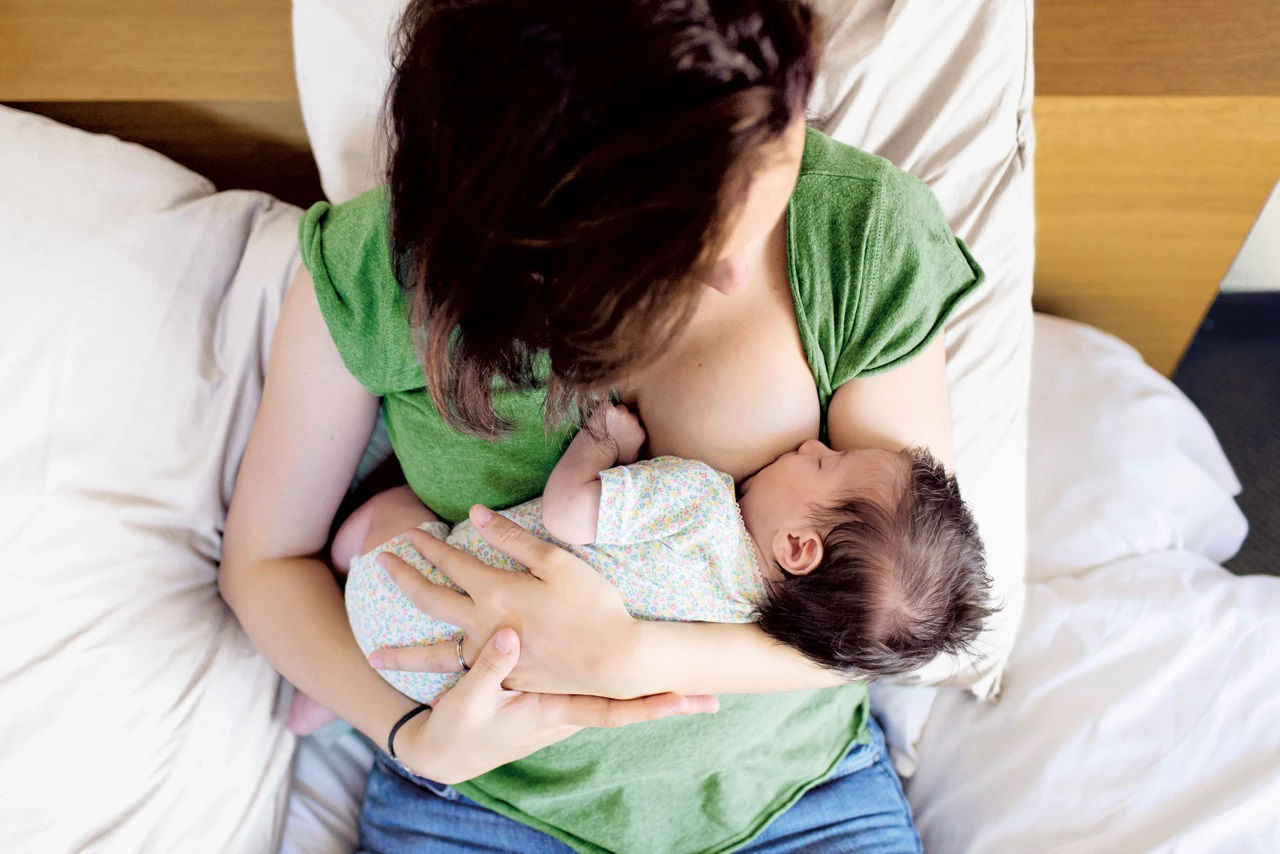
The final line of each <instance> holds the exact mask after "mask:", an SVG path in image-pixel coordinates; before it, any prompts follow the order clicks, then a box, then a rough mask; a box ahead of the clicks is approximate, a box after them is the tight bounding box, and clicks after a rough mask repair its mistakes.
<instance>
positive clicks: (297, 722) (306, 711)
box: [289, 688, 338, 735]
mask: <svg viewBox="0 0 1280 854" xmlns="http://www.w3.org/2000/svg"><path fill="white" fill-rule="evenodd" d="M337 719H338V716H337V715H335V714H334V713H333V712H331V711H329V710H328V709H326V708H325V707H324V706H322V705H320V704H319V703H317V702H316V701H315V700H313V699H311V698H310V697H308V696H307V695H306V694H304V693H302V692H301V691H299V690H298V689H297V688H294V689H293V702H292V703H291V704H290V705H289V731H290V732H291V733H293V734H294V735H311V733H313V732H316V731H317V730H321V729H324V728H325V727H326V726H327V725H329V724H331V723H333V722H334V721H336V720H337Z"/></svg>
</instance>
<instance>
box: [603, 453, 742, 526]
mask: <svg viewBox="0 0 1280 854" xmlns="http://www.w3.org/2000/svg"><path fill="white" fill-rule="evenodd" d="M727 504H732V505H733V506H734V507H735V508H736V506H737V499H736V496H735V494H734V487H733V479H732V478H731V477H729V476H728V475H727V474H722V473H721V472H718V471H716V470H715V469H713V468H711V467H710V466H708V465H707V464H706V463H700V462H696V461H694V460H686V459H681V458H680V457H658V458H656V459H652V460H642V461H640V462H637V463H632V464H631V465H627V466H617V467H615V468H611V469H607V470H605V471H602V472H600V515H599V517H598V518H597V519H596V539H595V541H596V543H599V544H609V545H631V544H634V543H645V542H650V541H653V540H661V539H666V538H668V537H673V536H677V535H679V534H680V533H681V532H683V531H686V530H689V529H700V528H702V527H705V526H706V525H707V524H708V523H709V522H713V521H715V520H716V519H717V517H718V516H720V515H722V514H723V513H724V512H725V508H726V506H727ZM734 512H736V510H735V511H734Z"/></svg>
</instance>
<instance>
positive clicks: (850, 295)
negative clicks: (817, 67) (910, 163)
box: [788, 129, 983, 393]
mask: <svg viewBox="0 0 1280 854" xmlns="http://www.w3.org/2000/svg"><path fill="white" fill-rule="evenodd" d="M788 235H789V243H788V250H789V252H790V262H791V265H790V266H791V274H792V285H793V289H794V291H795V296H796V303H797V305H796V308H797V316H798V318H799V320H800V324H801V334H802V337H804V338H805V340H806V342H807V346H810V347H815V348H820V349H821V350H822V359H821V362H822V363H823V364H824V365H825V367H826V372H827V376H825V377H822V378H821V380H825V382H820V388H821V386H824V385H825V386H827V388H829V389H830V392H834V390H835V389H836V388H838V387H839V386H840V385H841V384H843V383H844V382H846V381H848V380H849V379H853V378H854V377H859V376H869V375H871V374H876V373H882V372H884V371H887V370H891V369H892V368H894V367H897V366H898V365H901V364H903V363H905V362H907V361H909V360H910V359H912V358H914V357H915V356H916V355H917V354H918V353H920V352H921V351H922V350H923V349H924V348H925V347H926V346H928V344H929V343H930V342H931V341H932V340H933V338H934V337H935V336H936V335H937V334H938V332H939V331H941V329H942V327H943V325H944V324H945V323H946V321H947V319H948V318H949V317H950V316H951V314H952V313H953V311H954V310H955V308H956V307H957V306H958V305H959V303H960V302H961V301H962V300H963V299H964V298H965V297H966V296H967V295H968V294H969V293H971V292H972V291H973V290H974V289H975V288H977V287H978V285H979V284H980V283H981V282H982V279H983V273H982V269H981V267H979V266H978V264H977V262H976V261H975V260H974V259H973V256H972V255H971V254H970V253H969V250H968V247H966V246H965V244H964V242H963V241H961V240H960V239H959V238H957V237H956V236H955V234H954V233H953V232H952V230H951V226H950V225H949V223H948V222H947V218H946V216H945V215H944V214H943V212H942V208H941V206H940V205H939V204H938V201H937V198H936V197H935V196H934V195H933V192H932V191H931V190H930V189H929V187H928V186H927V185H926V184H925V183H924V182H923V181H921V180H919V179H918V178H916V177H914V176H913V175H910V174H909V173H907V172H906V171H904V170H902V169H900V168H898V167H897V166H895V165H894V164H892V163H891V162H889V161H888V160H886V159H884V158H883V157H878V156H876V155H874V154H870V153H868V152H865V151H862V150H860V149H858V148H855V147H853V146H851V145H846V144H844V143H842V142H839V141H837V140H834V139H831V138H830V137H828V136H826V135H824V134H822V133H820V132H818V131H816V130H813V129H809V131H808V133H807V136H806V139H805V150H804V158H803V160H802V161H801V167H800V176H799V178H798V179H797V181H796V188H795V191H794V192H793V194H792V197H791V204H790V206H789V208H788ZM813 361H815V360H813V359H811V362H813ZM830 392H829V393H830Z"/></svg>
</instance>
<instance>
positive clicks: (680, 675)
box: [632, 620, 850, 695]
mask: <svg viewBox="0 0 1280 854" xmlns="http://www.w3.org/2000/svg"><path fill="white" fill-rule="evenodd" d="M637 622H638V623H639V625H638V626H637V635H636V637H637V642H636V643H635V644H634V645H633V647H632V656H633V665H632V670H633V672H634V674H635V679H636V685H635V693H636V694H637V695H642V694H656V693H660V692H662V691H675V692H677V693H681V694H768V693H773V692H777V691H803V690H808V689H813V688H829V687H832V686H834V685H841V684H843V683H845V682H848V681H850V680H848V679H845V678H843V677H841V676H840V675H839V674H836V673H833V672H832V671H830V670H828V669H826V668H824V667H820V666H818V665H817V664H814V663H813V662H811V661H809V659H807V658H805V657H804V656H803V655H801V654H800V653H799V652H797V651H796V650H795V649H793V648H792V647H789V646H787V645H786V644H783V643H780V642H778V641H776V640H774V639H773V638H771V637H769V636H768V635H766V634H765V633H764V632H763V631H761V630H760V628H759V627H758V626H756V625H755V624H754V623H674V622H664V621H649V620H639V621H637Z"/></svg>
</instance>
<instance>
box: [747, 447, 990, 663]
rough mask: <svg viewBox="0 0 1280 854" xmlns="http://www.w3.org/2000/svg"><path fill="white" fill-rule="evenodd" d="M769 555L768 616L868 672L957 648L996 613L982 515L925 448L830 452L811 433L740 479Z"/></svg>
mask: <svg viewBox="0 0 1280 854" xmlns="http://www.w3.org/2000/svg"><path fill="white" fill-rule="evenodd" d="M739 505H740V506H741V508H742V518H743V521H744V522H745V523H746V526H747V530H748V531H749V532H750V533H751V535H752V537H753V538H755V541H756V543H757V544H759V546H760V549H761V551H763V553H764V556H765V565H764V566H762V567H761V570H762V571H763V572H764V576H765V581H766V584H767V586H768V588H769V595H768V599H767V601H766V602H765V603H764V604H763V605H762V606H761V608H760V627H761V628H762V629H764V630H765V631H766V632H767V633H768V634H770V635H772V636H773V637H775V638H777V639H778V640H781V641H783V642H784V643H787V644H790V645H791V646H794V647H795V648H796V649H798V650H800V651H801V652H802V653H804V654H805V655H806V656H808V657H809V658H810V659H811V660H813V661H815V662H817V663H819V664H821V665H823V666H825V667H829V668H832V669H834V670H838V671H840V672H842V673H856V674H861V675H864V676H867V677H874V676H884V675H889V674H894V673H903V672H906V671H908V670H912V669H914V668H916V667H918V666H920V665H923V664H925V663H926V662H928V661H930V660H931V659H932V658H933V657H934V656H936V655H937V654H939V653H944V652H949V653H958V652H961V651H963V650H964V649H965V648H967V647H968V646H969V644H971V643H972V642H973V640H974V639H975V638H976V637H977V635H978V633H979V632H980V631H981V630H982V627H983V625H984V622H985V621H986V619H987V618H988V617H989V616H991V614H992V613H994V609H993V608H992V606H991V603H990V602H989V598H988V594H989V591H990V585H991V579H990V578H989V577H988V575H987V573H986V559H985V557H984V555H983V549H982V541H981V539H980V538H979V537H978V530H977V526H976V525H975V524H974V521H973V517H972V515H970V513H969V509H968V508H967V507H966V506H965V504H964V502H963V501H962V500H961V498H960V490H959V488H958V487H957V486H956V480H955V478H954V477H951V476H949V475H948V474H947V473H946V470H945V469H944V468H943V466H942V464H941V463H939V462H938V461H937V460H936V459H934V458H933V457H932V456H931V455H930V454H929V452H928V451H925V450H923V449H919V448H916V449H911V450H907V451H903V452H901V453H896V454H895V453H893V452H892V451H881V450H861V451H844V452H839V451H833V450H831V449H830V448H828V447H827V446H826V445H824V444H822V443H821V442H819V441H817V440H815V439H811V440H809V441H807V442H805V443H804V444H803V445H801V446H800V447H799V448H798V449H797V450H795V451H792V452H790V453H788V454H784V455H782V456H781V457H779V458H778V459H777V460H775V461H774V462H773V463H771V464H769V465H768V466H766V467H765V468H763V469H761V470H760V471H759V472H758V473H757V474H756V475H754V476H753V477H751V478H749V479H747V480H746V481H744V482H743V484H742V486H741V490H740V499H739Z"/></svg>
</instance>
